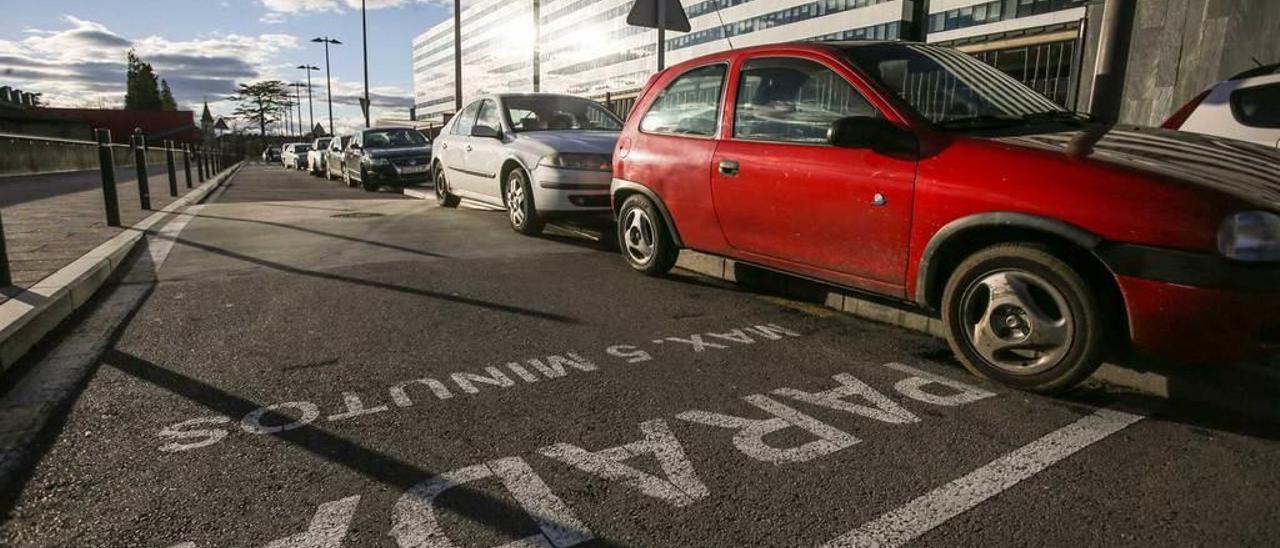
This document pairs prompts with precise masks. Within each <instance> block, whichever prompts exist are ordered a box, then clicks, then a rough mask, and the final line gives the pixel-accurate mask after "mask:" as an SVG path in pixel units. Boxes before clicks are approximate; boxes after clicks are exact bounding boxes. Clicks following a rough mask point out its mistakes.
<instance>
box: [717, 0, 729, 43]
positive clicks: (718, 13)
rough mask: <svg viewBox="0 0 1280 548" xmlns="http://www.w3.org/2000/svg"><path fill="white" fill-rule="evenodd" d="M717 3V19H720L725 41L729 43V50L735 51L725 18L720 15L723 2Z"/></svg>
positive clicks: (718, 0) (718, 1)
mask: <svg viewBox="0 0 1280 548" xmlns="http://www.w3.org/2000/svg"><path fill="white" fill-rule="evenodd" d="M715 2H716V3H715V6H716V19H719V20H720V28H721V29H722V30H723V32H724V40H725V41H726V42H728V43H729V49H733V38H731V37H730V36H729V30H728V29H725V28H724V17H723V16H721V15H720V2H721V0H715Z"/></svg>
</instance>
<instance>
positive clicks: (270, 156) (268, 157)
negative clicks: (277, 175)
mask: <svg viewBox="0 0 1280 548" xmlns="http://www.w3.org/2000/svg"><path fill="white" fill-rule="evenodd" d="M262 161H264V162H278V161H280V150H279V149H277V148H276V147H274V146H269V147H267V148H266V150H263V151H262Z"/></svg>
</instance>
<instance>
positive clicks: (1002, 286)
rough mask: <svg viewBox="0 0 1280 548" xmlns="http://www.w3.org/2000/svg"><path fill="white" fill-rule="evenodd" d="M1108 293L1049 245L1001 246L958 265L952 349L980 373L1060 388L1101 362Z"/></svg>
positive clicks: (950, 304) (948, 317)
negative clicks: (1104, 301)
mask: <svg viewBox="0 0 1280 548" xmlns="http://www.w3.org/2000/svg"><path fill="white" fill-rule="evenodd" d="M1103 294H1104V293H1103V292H1102V291H1100V288H1095V287H1091V286H1090V284H1089V283H1088V282H1087V281H1086V279H1085V278H1084V277H1083V276H1082V275H1081V274H1080V273H1079V272H1077V271H1076V270H1075V269H1073V268H1072V267H1071V265H1070V264H1068V263H1067V262H1066V261H1064V260H1063V259H1062V258H1060V257H1058V256H1057V255H1055V254H1054V253H1053V252H1052V250H1051V249H1050V248H1049V247H1047V246H1043V245H1039V244H1032V243H1006V244H998V245H994V246H991V247H988V248H985V249H983V250H981V251H978V252H977V253H974V254H973V255H971V256H969V257H968V258H966V259H965V260H964V261H962V262H961V263H960V265H959V266H958V267H956V269H955V271H954V272H953V273H952V274H951V277H950V278H949V279H948V281H947V284H946V287H945V289H944V290H943V297H942V321H943V326H944V330H945V331H946V335H947V342H948V343H949V344H950V346H951V349H952V351H954V352H955V354H956V357H957V358H959V359H960V362H961V363H962V364H963V365H964V366H965V368H966V369H968V370H969V371H971V372H972V373H974V374H975V375H978V376H980V377H983V378H987V379H991V380H995V381H998V382H1001V383H1004V384H1007V385H1009V386H1013V387H1015V388H1018V389H1021V390H1027V391H1031V392H1040V393H1053V392H1061V391H1064V390H1067V389H1070V388H1072V387H1074V386H1075V385H1077V384H1079V383H1080V382H1081V381H1083V380H1085V379H1086V378H1088V377H1089V375H1091V374H1092V373H1093V372H1094V371H1095V370H1097V369H1098V366H1100V365H1101V364H1102V360H1103V358H1104V357H1105V354H1106V350H1107V348H1108V345H1109V342H1110V341H1109V340H1108V339H1109V335H1110V333H1111V329H1110V325H1111V322H1110V317H1109V316H1108V315H1107V311H1108V308H1107V307H1105V306H1103V303H1102V295H1103Z"/></svg>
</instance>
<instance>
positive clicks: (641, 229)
mask: <svg viewBox="0 0 1280 548" xmlns="http://www.w3.org/2000/svg"><path fill="white" fill-rule="evenodd" d="M655 242H656V233H655V232H654V229H653V219H650V218H649V214H648V213H646V212H645V210H644V209H641V208H638V207H636V208H632V209H630V210H628V211H627V213H626V217H625V218H623V219H622V245H623V250H624V251H625V252H626V254H627V256H628V257H630V258H631V260H632V261H634V262H635V263H636V264H640V265H644V264H648V263H649V261H651V260H653V246H654V245H655Z"/></svg>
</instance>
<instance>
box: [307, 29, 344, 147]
mask: <svg viewBox="0 0 1280 548" xmlns="http://www.w3.org/2000/svg"><path fill="white" fill-rule="evenodd" d="M311 41H312V42H315V43H317V44H324V86H325V94H326V95H328V96H329V135H333V79H332V78H331V77H330V74H332V71H330V70H329V44H333V45H335V46H341V45H342V42H339V41H338V40H337V39H335V38H329V37H328V36H321V37H319V38H312V39H311Z"/></svg>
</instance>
